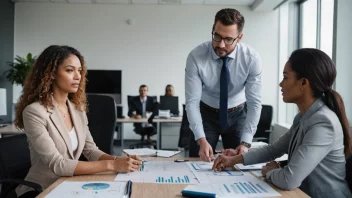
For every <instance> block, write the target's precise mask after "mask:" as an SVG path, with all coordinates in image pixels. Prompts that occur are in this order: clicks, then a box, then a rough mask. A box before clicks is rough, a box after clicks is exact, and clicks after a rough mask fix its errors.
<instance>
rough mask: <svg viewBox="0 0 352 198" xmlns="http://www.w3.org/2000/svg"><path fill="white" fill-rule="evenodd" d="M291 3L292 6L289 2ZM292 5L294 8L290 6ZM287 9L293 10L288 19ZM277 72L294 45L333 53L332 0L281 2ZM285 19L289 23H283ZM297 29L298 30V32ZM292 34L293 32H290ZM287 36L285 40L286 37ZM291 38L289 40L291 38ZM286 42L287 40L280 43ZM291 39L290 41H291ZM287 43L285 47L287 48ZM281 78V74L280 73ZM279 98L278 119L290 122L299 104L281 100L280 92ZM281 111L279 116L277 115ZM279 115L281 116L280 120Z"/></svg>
mask: <svg viewBox="0 0 352 198" xmlns="http://www.w3.org/2000/svg"><path fill="white" fill-rule="evenodd" d="M292 5H294V6H292ZM292 8H294V9H292ZM287 9H289V10H293V11H291V12H292V13H293V14H292V13H291V14H290V13H289V19H287V16H286V15H287V13H286V15H282V14H285V12H287ZM279 13H280V53H279V57H280V58H279V62H280V66H279V68H280V72H282V70H283V65H282V64H283V62H284V59H285V58H286V57H285V56H286V54H285V53H283V52H282V51H284V52H285V50H287V52H288V56H289V55H290V54H291V52H292V51H293V50H295V49H297V48H318V49H321V50H322V51H324V52H325V53H326V54H327V55H329V56H330V57H332V54H333V27H334V0H302V1H298V3H291V5H290V6H289V8H287V5H285V4H283V5H282V6H280V11H279ZM285 23H288V27H287V25H285ZM291 26H297V28H298V29H299V31H296V30H295V29H290V28H292V27H291ZM282 28H284V29H288V34H289V35H288V37H287V33H286V32H283V30H282ZM297 33H298V34H297ZM290 34H293V35H290ZM287 40H288V41H287ZM290 40H291V41H290ZM282 42H286V43H282ZM292 43H293V44H292ZM287 45H288V48H287ZM279 78H280V81H281V79H282V74H281V73H280V74H279ZM279 93H280V95H279V96H278V99H279V105H278V107H279V109H280V110H279V120H278V121H279V122H286V123H288V124H292V122H293V119H294V117H295V116H296V114H297V113H298V108H297V106H296V105H295V104H285V105H283V104H282V103H281V104H280V102H281V101H282V97H281V92H280V89H279ZM280 114H281V116H280ZM280 118H281V120H280Z"/></svg>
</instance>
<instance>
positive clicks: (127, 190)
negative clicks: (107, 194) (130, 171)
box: [123, 180, 132, 198]
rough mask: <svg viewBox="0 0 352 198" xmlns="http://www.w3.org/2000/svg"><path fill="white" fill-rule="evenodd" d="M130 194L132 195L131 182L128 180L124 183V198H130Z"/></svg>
mask: <svg viewBox="0 0 352 198" xmlns="http://www.w3.org/2000/svg"><path fill="white" fill-rule="evenodd" d="M131 193H132V181H131V180H129V181H128V182H127V183H126V188H125V193H124V196H123V197H124V198H130V197H131Z"/></svg>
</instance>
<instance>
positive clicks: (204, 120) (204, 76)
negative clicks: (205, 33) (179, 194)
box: [185, 8, 262, 161]
mask: <svg viewBox="0 0 352 198" xmlns="http://www.w3.org/2000/svg"><path fill="white" fill-rule="evenodd" d="M243 26H244V17H243V16H242V15H241V13H240V12H239V11H237V10H236V9H231V8H226V9H222V10H220V11H219V12H218V13H216V15H215V20H214V25H213V29H212V32H211V34H212V41H211V42H210V41H209V42H205V43H203V44H201V45H199V46H198V47H196V48H195V49H193V50H192V51H191V52H190V54H189V55H188V58H187V64H186V73H185V90H186V111H187V116H188V121H189V123H190V129H191V130H192V131H193V134H192V135H191V136H192V137H191V144H190V157H198V156H200V157H201V159H202V160H204V161H212V160H213V159H214V155H213V152H214V151H215V148H216V145H217V142H218V140H219V136H220V135H221V137H222V142H223V145H224V148H225V149H228V148H233V149H235V150H232V152H234V155H238V154H241V153H243V152H247V151H248V148H250V147H251V143H252V139H253V135H254V134H255V132H256V129H257V125H258V122H259V117H260V112H261V107H262V106H261V83H262V81H261V74H262V67H261V63H260V57H259V55H258V54H257V52H255V50H254V49H253V48H251V47H249V46H248V45H246V44H243V43H240V41H241V39H242V37H243V34H242V30H243ZM245 106H246V108H245Z"/></svg>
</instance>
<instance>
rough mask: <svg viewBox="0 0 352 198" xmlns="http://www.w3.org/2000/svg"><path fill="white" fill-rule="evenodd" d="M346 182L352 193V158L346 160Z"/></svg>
mask: <svg viewBox="0 0 352 198" xmlns="http://www.w3.org/2000/svg"><path fill="white" fill-rule="evenodd" d="M346 181H347V183H348V186H349V187H350V190H351V191H352V156H350V157H349V158H348V159H347V160H346Z"/></svg>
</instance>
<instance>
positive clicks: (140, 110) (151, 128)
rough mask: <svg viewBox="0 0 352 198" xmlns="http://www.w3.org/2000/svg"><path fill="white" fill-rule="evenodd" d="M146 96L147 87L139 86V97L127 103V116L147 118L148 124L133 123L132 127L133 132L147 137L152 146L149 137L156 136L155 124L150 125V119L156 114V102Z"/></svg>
mask: <svg viewBox="0 0 352 198" xmlns="http://www.w3.org/2000/svg"><path fill="white" fill-rule="evenodd" d="M147 94H148V87H147V85H141V86H140V87H139V96H137V97H134V98H132V99H131V100H130V101H129V103H130V109H129V110H128V116H129V117H131V118H135V119H142V118H148V122H149V123H134V124H133V125H134V127H135V128H134V131H135V132H136V133H137V134H139V135H142V136H143V135H147V141H148V143H150V144H152V143H153V141H152V139H151V138H150V137H151V136H152V135H155V134H156V124H155V123H152V119H153V118H154V116H155V115H156V114H157V112H158V102H157V101H156V100H155V99H153V98H152V97H150V96H147Z"/></svg>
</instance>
